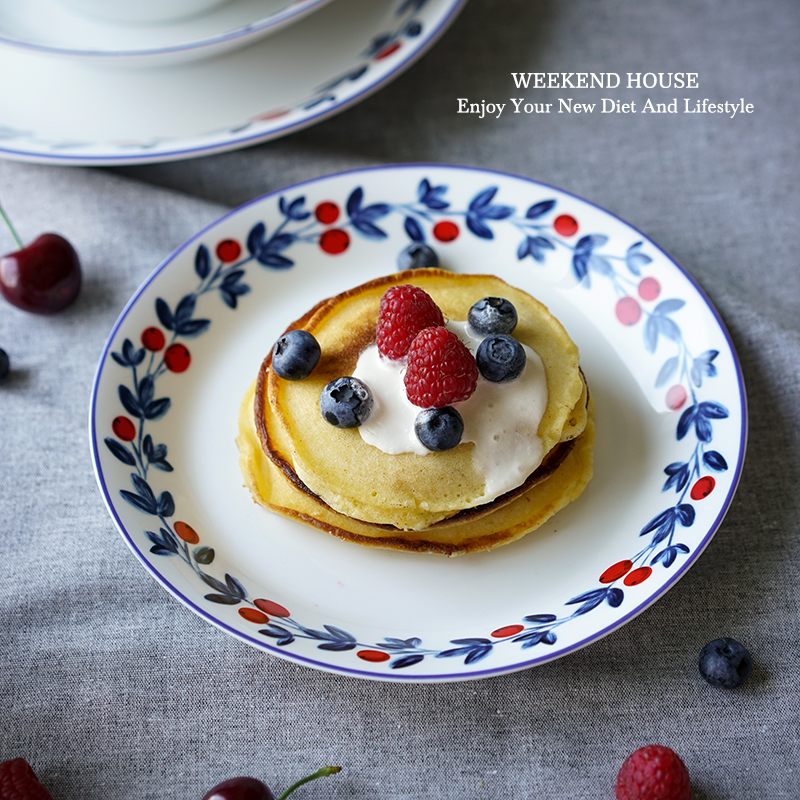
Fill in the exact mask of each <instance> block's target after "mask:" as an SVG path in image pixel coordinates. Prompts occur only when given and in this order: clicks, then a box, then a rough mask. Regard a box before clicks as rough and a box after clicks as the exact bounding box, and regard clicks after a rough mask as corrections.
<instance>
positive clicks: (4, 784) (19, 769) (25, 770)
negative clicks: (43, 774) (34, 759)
mask: <svg viewBox="0 0 800 800" xmlns="http://www.w3.org/2000/svg"><path fill="white" fill-rule="evenodd" d="M0 800H53V796H52V795H51V794H50V792H48V791H47V789H46V788H45V786H44V785H43V784H42V783H41V781H40V780H39V779H38V778H37V777H36V773H35V772H34V771H33V769H31V765H30V764H29V763H28V762H27V761H26V760H25V759H24V758H12V759H11V760H10V761H3V762H2V763H1V764H0Z"/></svg>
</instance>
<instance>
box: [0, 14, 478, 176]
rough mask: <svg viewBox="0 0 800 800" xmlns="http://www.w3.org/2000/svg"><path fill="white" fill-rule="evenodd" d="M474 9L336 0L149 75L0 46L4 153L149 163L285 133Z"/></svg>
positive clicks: (344, 99) (367, 87) (377, 77)
mask: <svg viewBox="0 0 800 800" xmlns="http://www.w3.org/2000/svg"><path fill="white" fill-rule="evenodd" d="M0 2H2V0H0ZM465 3H466V0H335V2H331V3H328V4H327V5H325V7H324V8H320V9H319V10H316V11H315V12H314V13H313V14H308V15H307V16H305V17H304V18H303V19H301V20H299V21H297V22H295V23H294V24H292V25H290V26H288V27H286V28H284V29H283V30H280V31H278V32H277V33H275V34H273V35H272V36H270V37H269V38H267V39H265V40H264V41H259V42H256V43H255V44H252V45H250V46H248V47H244V48H241V49H238V50H235V51H232V52H228V53H223V54H222V55H219V56H217V57H215V58H208V59H202V60H195V61H190V62H187V63H180V64H174V65H167V66H154V67H147V68H134V67H123V66H114V65H112V66H108V65H105V66H103V65H100V64H98V63H97V61H98V59H75V58H63V57H59V56H54V55H52V54H50V53H43V52H41V51H38V50H36V49H32V48H21V47H13V46H2V42H0V73H2V74H4V75H13V76H15V77H14V80H13V81H6V82H5V83H4V86H3V91H2V92H0V158H9V159H16V160H23V161H36V162H41V163H55V164H62V165H69V164H77V165H108V164H137V163H151V162H158V161H172V160H178V159H185V158H192V157H195V156H201V155H209V154H211V153H218V152H222V151H226V150H234V149H237V148H240V147H245V146H248V145H252V144H257V143H259V142H264V141H267V140H269V139H274V138H277V137H280V136H285V135H287V134H289V133H292V132H294V131H297V130H299V129H301V128H304V127H307V126H309V125H312V124H314V123H316V122H319V121H321V120H323V119H326V118H327V117H329V116H331V115H333V114H336V113H338V112H340V111H342V110H344V109H345V108H348V107H349V106H351V105H353V104H355V103H357V102H359V101H360V100H363V99H364V98H365V97H367V96H368V95H369V94H371V93H372V92H374V91H376V90H377V89H379V88H381V87H382V86H384V85H386V84H387V83H388V82H389V81H391V80H393V79H394V78H396V77H397V76H398V75H399V74H400V73H401V72H402V71H403V70H404V69H405V68H407V67H408V66H410V65H411V64H412V63H413V62H414V61H415V60H416V59H417V58H419V57H420V56H421V55H422V54H423V53H424V52H425V51H426V50H427V49H428V48H429V47H430V46H431V45H432V44H433V43H434V42H435V41H436V40H437V39H438V38H439V36H440V35H441V34H442V33H443V32H444V31H445V30H446V29H447V27H448V26H449V24H450V23H451V22H452V21H453V20H454V19H455V17H456V16H457V14H458V12H459V11H460V10H461V8H462V7H463V6H464V4H465Z"/></svg>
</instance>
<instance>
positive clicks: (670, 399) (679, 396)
mask: <svg viewBox="0 0 800 800" xmlns="http://www.w3.org/2000/svg"><path fill="white" fill-rule="evenodd" d="M688 398H689V395H688V394H687V393H686V389H684V388H683V386H681V385H680V384H679V383H677V384H675V386H671V387H670V388H669V389H668V390H667V397H666V403H667V408H668V409H669V410H670V411H677V410H678V409H679V408H683V406H684V405H685V403H686V401H687V399H688Z"/></svg>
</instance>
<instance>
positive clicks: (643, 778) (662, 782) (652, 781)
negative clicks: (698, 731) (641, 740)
mask: <svg viewBox="0 0 800 800" xmlns="http://www.w3.org/2000/svg"><path fill="white" fill-rule="evenodd" d="M614 795H615V797H616V798H617V800H692V787H691V785H690V782H689V771H688V770H687V769H686V765H685V764H684V763H683V761H681V759H680V757H679V756H678V754H677V753H676V752H675V751H674V750H671V749H670V748H669V747H664V746H663V745H660V744H650V745H647V746H646V747H640V748H639V749H638V750H636V751H635V752H633V753H631V754H630V755H629V756H628V757H627V758H626V759H625V761H624V763H623V764H622V768H621V769H620V771H619V774H618V775H617V785H616V787H615V792H614Z"/></svg>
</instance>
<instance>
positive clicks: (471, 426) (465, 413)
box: [353, 321, 547, 503]
mask: <svg viewBox="0 0 800 800" xmlns="http://www.w3.org/2000/svg"><path fill="white" fill-rule="evenodd" d="M447 328H448V329H449V330H451V331H453V332H454V333H455V334H456V335H457V336H458V337H459V338H460V339H461V341H462V342H464V344H465V345H466V346H467V348H468V349H469V350H470V352H472V353H473V354H474V353H475V352H476V351H477V349H478V345H479V344H480V343H481V342H482V341H483V339H484V338H485V337H484V336H483V335H481V334H479V333H477V332H476V331H474V330H473V329H472V328H471V327H470V326H469V325H468V324H467V323H466V322H452V321H451V322H448V323H447ZM523 347H524V348H525V354H526V356H527V360H526V362H525V368H524V369H523V371H522V374H521V375H520V376H519V377H518V378H517V379H516V380H513V381H510V382H508V383H492V382H491V381H487V380H486V379H485V378H483V377H482V376H480V375H479V376H478V384H477V386H476V388H475V392H474V393H473V395H472V396H471V397H470V398H469V399H468V400H465V401H464V402H462V403H456V404H455V408H457V409H458V411H459V413H460V414H461V416H462V418H463V419H464V436H463V437H462V439H461V441H462V442H473V443H474V445H475V447H474V448H473V463H474V466H475V469H476V471H477V472H478V474H479V475H481V476H482V477H483V479H484V483H485V485H486V488H485V491H484V494H483V496H482V497H480V498H478V500H477V501H476V502H479V503H488V502H490V501H492V500H494V499H495V498H496V497H499V496H500V495H501V494H504V493H505V492H508V491H510V490H511V489H515V488H516V487H517V486H519V485H520V484H521V483H522V482H523V481H525V479H526V478H527V477H528V476H529V475H530V474H531V473H532V472H533V471H534V470H535V469H536V467H538V466H539V464H540V463H541V461H542V456H543V453H542V442H541V440H540V439H539V436H538V431H539V423H540V422H541V419H542V416H543V415H544V412H545V408H546V407H547V376H546V375H545V371H544V365H543V364H542V360H541V358H539V356H538V354H537V353H536V352H535V351H534V350H532V349H531V348H530V347H528V346H527V345H524V344H523ZM404 372H405V362H403V361H393V360H392V359H388V358H383V357H382V356H381V355H380V354H379V353H378V348H377V346H375V345H371V346H370V347H368V348H366V349H365V350H364V351H363V352H362V353H361V355H360V356H359V359H358V363H357V364H356V368H355V370H354V372H353V376H354V377H356V378H359V379H360V380H362V381H364V383H366V384H367V386H369V388H370V390H371V391H372V394H373V397H374V400H375V404H374V407H373V410H372V414H371V415H370V417H369V419H368V420H367V421H366V422H365V423H364V424H363V425H361V426H360V427H359V429H358V430H359V432H360V434H361V438H362V439H363V440H364V441H365V442H367V443H368V444H371V445H373V446H374V447H377V448H378V449H379V450H382V451H383V452H384V453H388V454H390V455H396V454H398V453H416V454H417V455H421V456H422V455H434V454H433V453H432V452H431V451H430V450H428V449H427V448H426V447H425V445H423V444H422V443H421V442H420V441H419V439H418V438H417V436H416V434H415V433H414V420H415V419H416V418H417V414H419V412H420V411H421V410H422V409H421V408H419V406H415V405H414V404H413V403H411V402H410V401H409V399H408V398H407V397H406V390H405V386H404V385H403V374H404Z"/></svg>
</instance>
